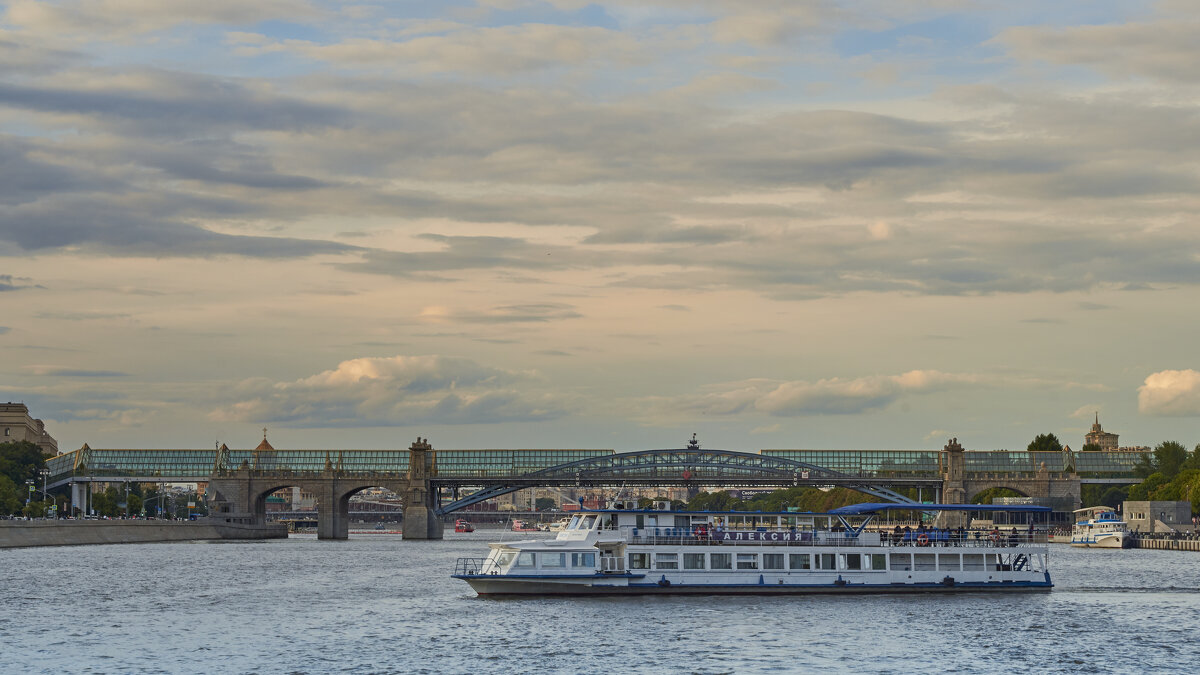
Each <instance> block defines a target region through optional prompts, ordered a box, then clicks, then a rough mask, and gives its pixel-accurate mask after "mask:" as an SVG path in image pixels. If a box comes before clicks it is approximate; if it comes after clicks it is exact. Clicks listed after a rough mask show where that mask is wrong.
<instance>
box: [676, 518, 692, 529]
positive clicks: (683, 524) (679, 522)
mask: <svg viewBox="0 0 1200 675" xmlns="http://www.w3.org/2000/svg"><path fill="white" fill-rule="evenodd" d="M691 526H692V517H691V516H675V527H679V528H683V529H687V528H689V527H691Z"/></svg>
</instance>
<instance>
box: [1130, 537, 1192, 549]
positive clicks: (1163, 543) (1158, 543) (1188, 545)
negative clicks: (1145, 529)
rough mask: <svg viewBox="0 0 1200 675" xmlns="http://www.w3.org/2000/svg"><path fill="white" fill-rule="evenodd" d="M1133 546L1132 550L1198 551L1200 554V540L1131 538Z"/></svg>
mask: <svg viewBox="0 0 1200 675" xmlns="http://www.w3.org/2000/svg"><path fill="white" fill-rule="evenodd" d="M1130 540H1131V541H1132V542H1133V544H1132V545H1131V546H1130V548H1148V549H1155V550H1159V551H1196V552H1200V539H1153V538H1150V537H1130Z"/></svg>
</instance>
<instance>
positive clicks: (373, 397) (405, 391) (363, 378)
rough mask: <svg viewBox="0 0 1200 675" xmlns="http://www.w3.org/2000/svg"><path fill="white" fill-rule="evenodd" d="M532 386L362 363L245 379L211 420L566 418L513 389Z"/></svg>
mask: <svg viewBox="0 0 1200 675" xmlns="http://www.w3.org/2000/svg"><path fill="white" fill-rule="evenodd" d="M531 380H532V376H531V375H530V374H527V373H519V372H514V371H506V370H501V369H497V368H489V367H486V366H481V365H479V364H477V363H475V362H474V361H470V360H468V359H462V358H453V357H445V356H395V357H390V358H360V359H353V360H349V361H343V362H341V363H340V364H338V366H337V368H335V369H333V370H327V371H323V372H321V373H318V374H316V375H313V376H311V377H307V378H304V379H300V380H296V381H293V382H272V381H269V380H266V379H264V378H256V379H251V380H246V381H244V382H242V383H240V384H239V385H238V386H237V387H235V388H234V390H233V391H232V392H231V398H234V399H235V400H236V402H235V403H233V404H231V405H228V406H225V407H222V408H220V409H218V410H215V411H213V412H212V413H211V414H210V415H209V417H210V419H212V420H214V421H238V422H254V423H259V422H274V423H277V424H287V425H289V426H298V427H331V428H333V427H351V426H407V425H412V424H485V423H499V422H514V421H542V420H550V419H554V418H557V417H560V416H562V415H564V414H566V412H567V411H566V409H565V407H564V405H563V403H562V400H561V398H555V397H551V396H540V395H536V394H531V393H528V392H526V391H524V390H519V389H518V388H516V385H517V384H518V383H528V382H529V381H531Z"/></svg>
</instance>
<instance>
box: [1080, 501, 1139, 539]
mask: <svg viewBox="0 0 1200 675" xmlns="http://www.w3.org/2000/svg"><path fill="white" fill-rule="evenodd" d="M1129 544H1130V540H1129V526H1128V525H1127V524H1126V523H1125V521H1123V520H1121V517H1120V516H1118V515H1117V514H1116V512H1115V511H1113V510H1112V508H1111V507H1108V506H1090V507H1088V508H1086V509H1077V510H1076V511H1075V526H1074V527H1072V528H1071V545H1072V546H1079V547H1081V548H1125V547H1126V546H1128V545H1129Z"/></svg>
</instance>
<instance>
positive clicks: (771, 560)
mask: <svg viewBox="0 0 1200 675" xmlns="http://www.w3.org/2000/svg"><path fill="white" fill-rule="evenodd" d="M763 569H764V570H781V569H783V554H782V553H764V554H763Z"/></svg>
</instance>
